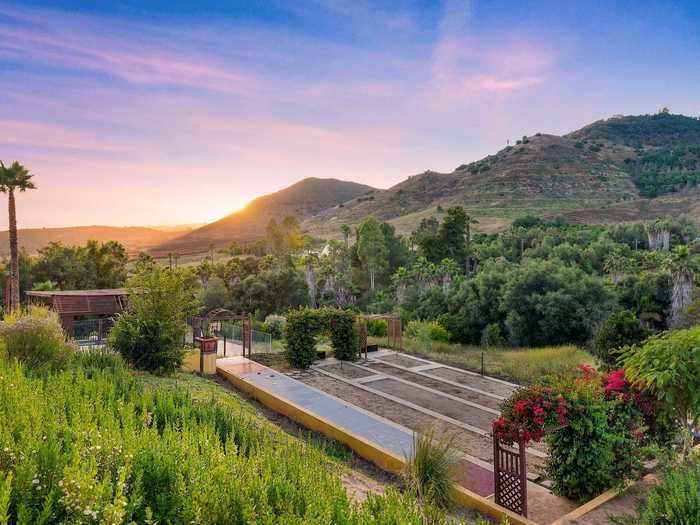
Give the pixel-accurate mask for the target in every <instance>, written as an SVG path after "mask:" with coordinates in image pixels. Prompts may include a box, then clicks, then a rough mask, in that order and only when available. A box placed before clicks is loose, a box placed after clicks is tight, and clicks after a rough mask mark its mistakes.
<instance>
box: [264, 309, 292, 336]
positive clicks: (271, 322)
mask: <svg viewBox="0 0 700 525" xmlns="http://www.w3.org/2000/svg"><path fill="white" fill-rule="evenodd" d="M286 326H287V318H286V317H284V316H283V315H268V316H267V317H266V318H265V331H266V332H267V333H269V334H270V336H271V337H272V338H273V339H282V337H284V330H285V327H286Z"/></svg>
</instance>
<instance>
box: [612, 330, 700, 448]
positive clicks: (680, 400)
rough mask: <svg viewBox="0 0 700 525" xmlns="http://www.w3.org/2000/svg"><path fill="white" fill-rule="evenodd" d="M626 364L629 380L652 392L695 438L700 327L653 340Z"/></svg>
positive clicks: (630, 353)
mask: <svg viewBox="0 0 700 525" xmlns="http://www.w3.org/2000/svg"><path fill="white" fill-rule="evenodd" d="M622 361H623V363H624V366H625V375H626V377H627V378H628V379H629V380H630V381H632V382H633V383H637V384H639V385H643V386H645V387H646V388H649V389H651V391H652V392H653V393H654V394H656V397H657V398H658V399H659V401H661V402H662V403H663V404H664V405H665V406H666V408H668V409H669V410H670V411H671V413H673V414H674V415H675V419H676V421H677V422H678V424H680V425H682V426H683V427H685V428H686V429H687V430H688V431H689V432H690V433H691V435H692V432H693V431H694V430H695V429H696V428H697V425H698V420H700V326H698V327H695V328H690V329H687V330H675V331H672V332H664V333H661V334H659V335H655V336H652V337H650V338H649V339H647V340H646V341H645V342H644V344H642V345H641V346H633V347H629V348H627V349H626V350H625V351H624V352H623V353H622ZM686 452H687V450H686Z"/></svg>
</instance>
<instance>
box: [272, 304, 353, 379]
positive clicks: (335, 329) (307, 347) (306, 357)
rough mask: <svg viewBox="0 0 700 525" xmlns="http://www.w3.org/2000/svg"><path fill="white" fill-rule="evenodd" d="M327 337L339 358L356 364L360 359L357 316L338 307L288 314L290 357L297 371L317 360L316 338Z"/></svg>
mask: <svg viewBox="0 0 700 525" xmlns="http://www.w3.org/2000/svg"><path fill="white" fill-rule="evenodd" d="M320 334H328V335H329V336H330V339H331V344H332V346H333V353H334V355H335V357H336V358H338V359H341V360H344V361H354V360H356V359H357V356H358V351H359V348H358V342H357V332H356V329H355V314H354V313H352V312H350V311H348V310H341V309H337V308H319V309H315V310H314V309H311V308H299V309H297V310H289V312H287V326H286V329H285V340H286V342H285V344H286V348H287V357H288V359H289V361H290V363H291V364H292V366H294V367H296V368H308V367H309V366H310V365H311V364H312V363H313V362H314V361H315V360H316V337H317V336H318V335H320Z"/></svg>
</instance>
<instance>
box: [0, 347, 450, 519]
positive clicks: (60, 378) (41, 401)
mask: <svg viewBox="0 0 700 525" xmlns="http://www.w3.org/2000/svg"><path fill="white" fill-rule="evenodd" d="M96 357H97V360H95V358H96ZM79 361H80V360H76V361H75V362H74V363H73V364H72V365H68V366H73V368H71V369H69V370H65V371H62V372H57V373H51V374H49V375H47V377H42V378H32V377H28V376H26V375H25V374H24V373H23V370H22V368H21V367H19V366H14V365H11V364H9V363H8V362H6V361H4V360H2V359H0V421H2V425H1V426H0V523H12V524H17V523H25V524H28V523H32V524H39V523H42V524H44V525H54V524H56V525H57V524H59V523H74V524H83V525H87V524H92V523H177V524H182V523H193V522H194V523H199V524H202V525H214V524H219V523H249V524H251V525H255V524H263V523H264V524H270V525H274V524H280V525H281V524H287V523H293V524H301V523H309V524H328V523H343V524H348V525H370V524H377V523H401V524H405V525H422V524H423V523H424V521H423V519H422V517H423V512H422V510H421V509H420V508H419V507H418V505H417V504H416V502H415V500H413V499H411V498H410V496H408V495H401V494H399V493H398V492H397V491H395V490H392V489H389V490H388V491H387V493H386V495H385V496H372V497H371V498H369V499H368V500H367V502H366V503H363V504H353V503H352V502H351V501H350V499H349V497H348V495H347V494H346V492H345V489H344V488H343V485H342V483H341V480H340V472H341V469H342V467H341V466H339V465H336V464H335V463H332V462H330V461H329V459H328V456H327V455H326V454H325V453H324V452H323V451H321V450H320V449H319V448H318V447H316V446H315V445H313V444H312V443H309V442H302V441H300V440H298V439H295V438H292V437H290V436H288V435H286V434H284V433H282V432H279V431H277V430H275V429H273V428H272V427H270V426H269V425H268V424H267V422H266V421H264V420H263V419H259V418H256V417H254V416H253V415H252V414H251V411H250V407H248V406H247V405H245V404H244V403H242V402H241V401H239V400H237V399H236V398H235V397H233V396H229V395H226V394H225V393H224V392H223V391H222V392H221V394H220V395H207V394H208V393H209V392H211V393H212V394H213V393H214V392H215V390H214V387H213V386H209V387H208V386H207V385H206V383H205V382H204V381H201V380H198V379H194V378H186V379H185V380H184V381H180V380H179V381H178V383H180V384H188V383H190V384H191V383H194V385H193V391H195V388H196V392H198V393H199V394H198V395H199V396H201V397H202V399H201V400H196V399H194V398H193V395H192V394H191V393H190V392H189V391H188V390H185V389H183V388H180V387H177V386H174V385H175V383H174V382H170V381H168V380H163V379H156V378H152V377H149V376H146V375H138V376H134V375H132V374H131V373H130V372H129V371H128V370H127V369H125V368H123V367H122V368H119V366H118V365H117V366H111V365H110V364H109V362H112V365H114V364H115V363H116V362H118V358H115V357H114V356H112V357H109V358H108V357H107V355H106V354H98V355H97V356H96V355H92V356H91V357H90V358H88V360H87V361H88V362H90V363H92V364H91V365H90V369H89V370H87V369H84V368H83V364H84V362H83V363H81V362H79ZM98 363H102V364H107V365H108V366H106V367H105V368H104V369H102V370H100V369H99V366H98ZM145 385H152V386H148V387H147V386H145ZM207 388H210V389H211V390H210V391H208V390H207ZM202 394H205V395H202ZM439 523H440V524H445V525H446V524H448V523H450V522H449V521H448V520H441V521H440V522H439ZM435 525H438V522H436V524H435Z"/></svg>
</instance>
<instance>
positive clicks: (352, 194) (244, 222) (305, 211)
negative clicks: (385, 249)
mask: <svg viewBox="0 0 700 525" xmlns="http://www.w3.org/2000/svg"><path fill="white" fill-rule="evenodd" d="M375 191H377V190H375V189H374V188H372V187H370V186H366V185H364V184H358V183H356V182H347V181H342V180H337V179H319V178H307V179H303V180H301V181H299V182H297V183H295V184H293V185H291V186H289V187H287V188H285V189H283V190H280V191H278V192H276V193H271V194H269V195H264V196H262V197H258V198H257V199H254V200H253V201H251V202H250V203H249V204H248V205H247V206H246V207H245V208H244V209H242V210H240V211H237V212H234V213H231V214H230V215H227V216H226V217H224V218H222V219H219V220H218V221H216V222H212V223H210V224H207V225H205V226H203V227H201V228H197V229H195V230H193V231H191V232H188V233H187V234H185V235H183V236H180V237H178V238H176V239H172V240H170V241H168V242H165V243H163V244H162V245H160V246H158V247H157V248H155V249H154V250H151V253H153V254H154V255H156V256H158V255H163V254H167V253H168V252H177V253H181V254H187V253H200V252H202V251H206V250H207V249H208V247H209V245H210V244H214V245H216V246H224V245H227V244H229V243H230V242H231V241H232V240H237V241H248V240H254V239H256V238H260V237H262V236H263V235H265V228H266V227H267V224H268V222H269V221H270V219H276V220H281V219H283V218H284V217H285V216H287V215H291V216H294V217H296V218H297V219H298V220H299V221H304V220H306V219H309V218H311V217H314V216H316V215H318V214H320V213H321V212H323V211H325V210H328V209H340V207H342V206H344V205H345V203H346V202H348V201H352V200H357V199H362V196H363V195H368V194H371V193H373V192H375Z"/></svg>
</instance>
